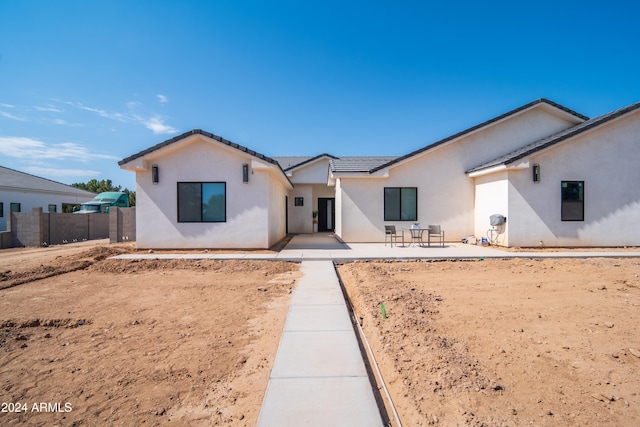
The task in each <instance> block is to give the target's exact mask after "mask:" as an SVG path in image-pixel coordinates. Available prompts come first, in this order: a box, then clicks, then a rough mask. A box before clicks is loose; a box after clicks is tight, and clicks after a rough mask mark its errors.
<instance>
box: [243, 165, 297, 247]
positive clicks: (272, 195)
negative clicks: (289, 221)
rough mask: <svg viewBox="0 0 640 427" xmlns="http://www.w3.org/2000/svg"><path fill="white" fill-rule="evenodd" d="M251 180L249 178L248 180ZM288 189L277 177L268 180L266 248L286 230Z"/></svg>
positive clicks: (284, 233)
mask: <svg viewBox="0 0 640 427" xmlns="http://www.w3.org/2000/svg"><path fill="white" fill-rule="evenodd" d="M249 182H251V180H249ZM288 194H289V192H288V189H287V188H285V186H284V185H282V183H281V182H279V181H278V180H277V179H275V178H273V179H270V180H269V198H268V202H269V208H268V211H269V225H268V227H267V229H268V230H269V236H268V241H267V246H266V247H267V248H269V247H271V246H273V245H275V244H276V243H278V242H279V241H280V240H282V239H283V238H284V237H285V236H286V234H287V232H286V215H287V208H286V203H287V195H288Z"/></svg>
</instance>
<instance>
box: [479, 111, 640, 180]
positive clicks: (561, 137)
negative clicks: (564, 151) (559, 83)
mask: <svg viewBox="0 0 640 427" xmlns="http://www.w3.org/2000/svg"><path fill="white" fill-rule="evenodd" d="M639 110H640V102H638V103H635V104H631V105H629V106H627V107H624V108H620V109H618V110H614V111H612V112H610V113H606V114H603V115H601V116H598V117H595V118H593V119H591V120H588V121H587V122H583V123H582V124H581V125H576V126H574V127H573V128H569V129H565V130H564V131H560V132H558V133H557V134H556V135H557V136H556V137H554V135H551V136H549V137H547V138H544V139H541V140H539V141H537V142H534V143H533V144H530V145H532V147H531V149H530V150H527V151H523V152H522V153H520V154H517V155H514V156H512V157H510V158H508V159H506V160H504V161H502V162H501V163H499V164H497V165H496V164H493V165H489V166H487V167H484V168H474V169H471V170H470V171H469V172H467V175H469V176H477V175H476V174H478V173H481V172H483V171H490V170H492V169H493V168H495V167H496V166H500V165H503V166H505V167H508V168H513V166H509V165H512V164H514V163H515V162H517V161H519V160H521V159H524V158H526V157H529V156H531V155H532V154H536V153H539V152H542V151H545V150H547V149H550V148H552V147H555V146H557V144H559V143H563V142H566V141H570V140H571V139H573V138H576V137H578V136H581V135H584V134H588V133H589V132H591V131H594V130H597V129H598V128H600V127H601V126H606V125H609V124H612V123H615V122H616V121H618V120H622V119H623V118H624V117H626V116H627V115H628V114H631V113H633V112H638V111H639ZM545 139H548V141H546V142H544V143H542V144H540V145H536V144H538V143H540V142H541V141H544V140H545Z"/></svg>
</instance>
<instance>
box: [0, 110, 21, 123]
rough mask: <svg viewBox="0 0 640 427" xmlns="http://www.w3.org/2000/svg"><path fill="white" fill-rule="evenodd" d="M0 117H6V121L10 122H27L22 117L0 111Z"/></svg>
mask: <svg viewBox="0 0 640 427" xmlns="http://www.w3.org/2000/svg"><path fill="white" fill-rule="evenodd" d="M0 116H2V117H6V118H7V119H11V120H19V121H21V122H25V121H27V119H25V118H24V117H18V116H15V115H13V114H9V113H7V112H6V111H0Z"/></svg>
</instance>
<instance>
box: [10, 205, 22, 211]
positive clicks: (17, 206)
mask: <svg viewBox="0 0 640 427" xmlns="http://www.w3.org/2000/svg"><path fill="white" fill-rule="evenodd" d="M9 210H10V211H11V212H20V203H10V204H9Z"/></svg>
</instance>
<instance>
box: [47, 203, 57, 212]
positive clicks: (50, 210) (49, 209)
mask: <svg viewBox="0 0 640 427" xmlns="http://www.w3.org/2000/svg"><path fill="white" fill-rule="evenodd" d="M47 210H48V211H49V212H58V206H57V205H53V204H50V205H49V206H48V209H47Z"/></svg>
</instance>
